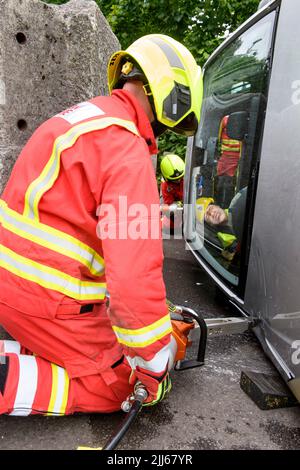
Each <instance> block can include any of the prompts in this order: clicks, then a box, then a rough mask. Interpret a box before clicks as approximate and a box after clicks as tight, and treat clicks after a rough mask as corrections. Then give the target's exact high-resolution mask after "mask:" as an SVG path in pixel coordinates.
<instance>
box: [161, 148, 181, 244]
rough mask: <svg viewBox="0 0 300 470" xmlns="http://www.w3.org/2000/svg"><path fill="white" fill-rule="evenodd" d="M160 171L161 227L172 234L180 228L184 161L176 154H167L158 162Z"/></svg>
mask: <svg viewBox="0 0 300 470" xmlns="http://www.w3.org/2000/svg"><path fill="white" fill-rule="evenodd" d="M160 171H161V174H162V177H163V178H162V181H161V186H160V189H161V203H162V204H161V211H162V229H163V233H168V234H171V235H172V234H173V233H174V231H176V232H178V231H180V232H181V230H182V220H183V214H182V210H183V179H184V172H185V163H184V161H183V160H182V158H180V157H179V156H178V155H175V154H168V155H166V156H164V157H163V158H162V160H161V162H160Z"/></svg>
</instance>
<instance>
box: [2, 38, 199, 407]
mask: <svg viewBox="0 0 300 470" xmlns="http://www.w3.org/2000/svg"><path fill="white" fill-rule="evenodd" d="M108 82H109V89H110V93H111V96H103V97H96V98H94V99H91V100H90V101H87V102H85V103H81V104H78V105H76V106H74V107H72V108H70V109H69V110H67V111H64V112H62V113H60V114H58V115H56V116H54V117H53V118H51V119H50V120H48V121H46V122H45V123H44V124H42V125H41V126H40V127H39V128H38V129H37V130H36V131H35V133H34V134H33V136H32V137H31V139H30V140H29V142H28V143H27V144H26V146H25V147H24V149H23V151H22V152H21V154H20V156H19V158H18V160H17V162H16V164H15V166H14V169H13V171H12V174H11V177H10V179H9V181H8V184H7V186H6V188H5V190H4V192H3V194H2V196H1V199H0V286H1V288H0V324H1V325H2V326H3V327H4V328H5V330H6V331H7V332H8V333H9V334H10V335H11V336H12V337H13V338H14V340H15V341H1V342H0V343H1V348H0V350H1V356H0V412H1V413H8V414H11V415H23V416H27V415H30V414H47V415H64V414H70V413H74V412H112V411H115V410H119V409H120V405H121V403H122V401H123V400H125V399H126V398H127V396H128V395H130V394H131V393H132V391H133V388H134V385H135V383H136V382H137V381H140V382H142V384H143V385H144V386H145V387H146V389H147V391H148V399H147V404H154V403H157V402H158V401H159V400H161V399H162V398H163V397H164V396H165V395H166V393H167V392H168V391H169V390H170V386H171V384H170V380H169V374H168V369H169V367H171V365H172V354H171V346H172V341H171V332H172V326H171V321H170V314H169V311H168V307H167V305H166V292H165V285H164V281H163V277H162V261H163V252H162V241H161V236H159V235H158V236H157V237H152V238H151V232H150V228H151V227H152V225H153V224H154V225H155V224H156V223H157V224H158V227H159V224H160V210H159V194H158V191H157V185H156V179H155V175H154V173H153V167H152V163H151V154H155V153H157V147H156V137H157V136H158V135H160V134H161V133H162V132H164V131H165V130H166V129H171V130H173V131H174V132H175V133H180V134H185V135H193V134H194V133H195V131H196V128H197V125H198V122H199V115H200V108H201V101H202V78H201V70H200V68H199V67H198V66H197V64H196V62H195V60H194V58H193V56H192V55H191V54H190V52H189V51H188V50H187V49H186V48H185V47H184V46H183V45H181V44H180V43H178V42H177V41H175V40H173V39H172V38H170V37H168V36H164V35H156V34H155V35H148V36H144V37H142V38H140V39H139V40H137V41H135V42H134V43H133V44H132V45H131V46H130V47H129V48H128V49H127V50H126V51H119V52H116V53H115V54H114V55H113V56H112V58H111V60H110V62H109V65H108ZM120 196H122V197H123V198H124V197H125V196H126V198H127V207H128V208H130V207H132V205H133V206H134V207H135V206H137V205H138V204H139V205H141V204H142V205H143V207H146V208H147V211H148V214H149V217H146V218H145V217H144V215H143V214H141V215H140V216H137V222H139V223H140V224H143V223H144V222H145V219H147V223H148V225H147V227H148V231H147V236H146V237H140V238H139V239H133V237H129V236H127V237H123V236H121V235H120V236H118V235H117V236H112V237H102V238H101V237H99V236H97V233H100V234H101V233H102V228H103V226H104V225H105V226H106V227H107V226H108V227H109V229H111V231H112V232H113V231H114V230H116V229H118V232H117V233H121V232H122V233H123V229H124V227H125V228H126V224H127V222H128V221H127V218H126V220H124V219H125V217H124V216H123V215H122V214H121V213H120V206H119V202H120ZM103 207H110V208H111V207H112V208H113V209H114V210H113V211H112V213H110V212H109V211H108V213H107V214H103V213H102V208H103ZM153 207H157V210H156V211H154V210H153ZM98 209H99V210H98ZM113 213H114V215H112V214H113ZM149 221H150V223H149ZM97 229H98V232H97ZM158 233H160V230H158ZM107 291H108V292H109V294H110V300H109V308H108V309H107V307H106V303H107Z"/></svg>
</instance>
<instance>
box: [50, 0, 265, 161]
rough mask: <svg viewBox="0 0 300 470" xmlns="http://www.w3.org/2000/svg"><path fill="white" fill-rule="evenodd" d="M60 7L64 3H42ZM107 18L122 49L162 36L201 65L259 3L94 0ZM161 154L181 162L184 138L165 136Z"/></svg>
mask: <svg viewBox="0 0 300 470" xmlns="http://www.w3.org/2000/svg"><path fill="white" fill-rule="evenodd" d="M44 1H46V3H54V4H58V5H59V4H62V3H67V1H68V0H44ZM94 1H95V2H96V3H97V4H98V6H99V7H100V9H101V11H102V13H103V14H104V15H105V17H106V18H107V20H108V22H109V24H110V26H111V28H112V30H113V31H114V33H115V34H116V36H117V38H118V39H119V41H120V43H121V45H122V48H126V47H127V46H129V45H130V44H131V43H132V42H133V41H135V40H136V39H137V38H139V37H141V36H144V35H145V34H150V33H162V34H167V35H169V36H172V37H173V38H174V39H177V40H178V41H180V42H183V43H184V44H185V45H186V46H187V47H188V49H190V51H191V52H192V53H193V55H194V57H195V58H196V60H197V62H198V63H199V65H203V64H204V62H205V61H206V60H207V58H208V57H209V55H210V54H211V53H212V52H213V51H214V49H215V48H216V47H217V46H218V45H219V44H220V43H221V42H222V41H223V40H224V38H225V37H226V36H227V35H228V34H230V33H231V32H232V31H234V30H235V29H236V28H237V27H238V26H239V25H240V24H242V23H243V22H244V21H245V20H246V19H247V18H249V16H250V15H252V14H253V13H254V12H255V11H256V10H257V7H258V4H259V1H260V0H94ZM159 147H160V150H161V153H163V152H166V151H171V152H174V153H177V154H179V155H180V156H181V157H183V158H184V155H185V147H186V138H184V137H181V136H176V135H174V134H172V133H171V132H170V133H166V134H165V135H164V136H163V137H161V138H160V143H159Z"/></svg>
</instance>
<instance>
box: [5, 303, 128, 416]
mask: <svg viewBox="0 0 300 470" xmlns="http://www.w3.org/2000/svg"><path fill="white" fill-rule="evenodd" d="M0 308H1V313H2V315H1V316H2V318H3V317H4V316H5V319H6V320H5V321H4V322H3V321H2V324H3V326H4V327H5V328H6V329H7V330H8V331H10V333H11V334H12V335H13V336H14V337H15V338H19V339H20V341H21V342H22V341H23V340H24V342H25V344H26V345H27V347H26V348H25V347H23V346H21V344H20V343H19V342H16V341H7V340H5V341H0V413H7V414H12V415H16V416H28V415H30V414H47V415H55V416H60V415H66V414H72V413H75V412H85V413H88V412H101V413H104V412H106V413H109V412H112V411H117V410H119V409H120V404H121V403H122V401H123V400H125V399H126V397H127V396H128V395H129V394H130V393H131V392H132V386H131V385H129V375H130V373H131V367H130V366H129V365H128V363H127V361H126V359H125V358H124V357H121V359H120V360H119V361H116V363H115V364H113V365H112V366H111V369H110V372H109V373H108V372H107V371H106V373H105V374H101V373H95V374H89V375H86V376H84V375H82V374H83V372H82V373H81V374H80V377H74V378H70V377H69V375H68V373H67V371H66V369H65V368H63V365H62V364H61V357H65V356H66V355H67V354H70V355H72V356H73V358H74V357H75V354H77V358H78V360H80V358H81V361H82V362H83V361H84V358H85V354H87V353H88V351H87V345H88V344H89V343H88V338H87V337H85V335H84V332H86V334H88V331H89V330H90V329H91V328H93V329H94V331H95V333H100V329H101V322H98V321H97V317H99V316H101V315H105V307H104V305H102V307H101V308H100V309H98V311H97V312H95V313H94V319H93V320H92V321H91V319H90V318H89V319H88V318H86V320H84V319H82V318H81V319H80V320H79V321H81V323H82V324H81V327H82V330H81V331H82V333H83V334H82V336H81V340H82V343H81V344H80V343H79V341H78V337H77V334H76V330H74V334H72V332H71V330H72V323H73V327H74V324H75V322H76V321H77V322H78V319H77V320H75V319H74V320H73V321H71V320H70V319H68V320H67V321H66V320H62V319H57V320H56V321H55V322H53V321H51V324H50V322H49V321H48V320H41V319H36V318H34V317H32V318H30V319H28V316H26V315H23V314H22V313H21V312H17V311H16V310H13V309H11V308H10V307H7V306H5V305H1V306H0ZM86 315H89V316H90V314H86ZM83 316H84V315H83ZM66 323H68V329H66ZM70 323H71V324H70ZM88 323H90V324H89V325H88ZM91 323H92V324H91ZM20 325H22V329H20ZM50 328H51V335H49V334H48V333H47V337H48V338H49V340H48V341H47V342H45V341H44V339H45V337H46V335H45V332H46V331H47V332H49V329H50ZM90 331H91V330H90ZM43 332H44V334H43ZM64 339H66V340H67V341H65V340H64ZM76 348H78V350H77V351H76ZM31 350H33V351H35V353H34V355H33V354H32V353H31Z"/></svg>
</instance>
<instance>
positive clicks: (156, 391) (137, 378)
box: [129, 367, 172, 406]
mask: <svg viewBox="0 0 300 470" xmlns="http://www.w3.org/2000/svg"><path fill="white" fill-rule="evenodd" d="M129 382H130V383H131V384H132V385H133V384H136V385H135V386H138V385H139V382H141V383H142V384H143V386H144V387H145V388H146V390H147V392H148V398H147V399H146V401H145V402H144V404H143V406H152V405H156V404H157V403H159V402H160V401H162V400H163V399H164V398H165V397H166V396H167V395H168V393H169V392H170V390H171V388H172V384H171V379H170V376H169V372H168V370H166V372H164V374H163V375H162V376H158V374H155V373H154V372H152V371H148V370H146V369H142V368H140V367H137V368H136V369H135V370H134V371H132V373H131V376H130V379H129Z"/></svg>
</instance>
